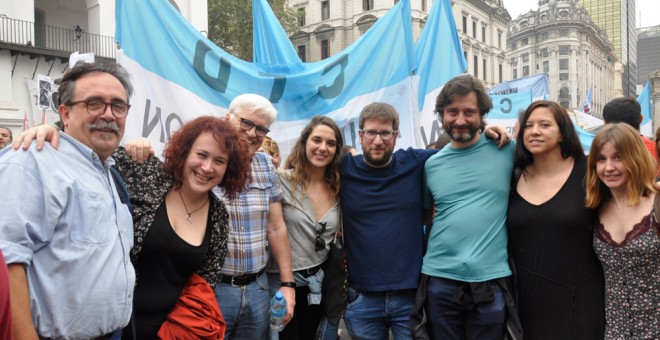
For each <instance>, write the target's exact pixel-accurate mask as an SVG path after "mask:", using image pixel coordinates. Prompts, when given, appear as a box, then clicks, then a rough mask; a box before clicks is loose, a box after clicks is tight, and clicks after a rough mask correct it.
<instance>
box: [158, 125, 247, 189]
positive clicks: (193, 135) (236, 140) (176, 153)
mask: <svg viewBox="0 0 660 340" xmlns="http://www.w3.org/2000/svg"><path fill="white" fill-rule="evenodd" d="M204 132H211V133H212V134H213V137H214V138H215V140H216V141H217V142H218V144H220V146H221V147H222V148H223V149H224V150H226V151H227V154H228V156H229V157H228V160H227V170H226V171H225V175H224V177H223V178H222V181H221V182H220V184H219V185H218V187H220V188H222V189H223V190H224V194H225V196H227V197H228V198H229V199H232V198H234V197H235V196H236V194H238V193H240V192H241V191H243V189H244V188H245V185H246V184H247V182H248V180H249V178H250V162H251V161H252V158H251V157H250V153H249V151H248V148H247V145H246V144H245V142H243V141H242V140H241V139H240V137H239V135H238V133H237V132H236V129H235V128H234V127H233V126H232V125H231V124H230V123H228V122H227V121H225V120H224V119H220V118H217V117H212V116H202V117H199V118H196V119H195V120H192V121H190V122H188V123H186V124H185V125H183V126H182V127H181V128H180V129H179V130H177V131H176V132H175V133H174V135H172V137H171V138H170V140H169V141H168V143H167V147H166V148H165V150H164V151H163V156H164V157H165V163H164V164H163V169H164V170H165V171H166V172H167V173H169V174H170V175H172V177H173V178H174V187H175V188H180V187H181V185H182V184H183V167H184V164H185V162H186V158H188V154H189V153H190V149H191V148H192V146H193V144H194V143H195V141H196V140H197V137H199V135H201V134H202V133H204Z"/></svg>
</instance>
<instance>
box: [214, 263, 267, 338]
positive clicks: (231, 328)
mask: <svg viewBox="0 0 660 340" xmlns="http://www.w3.org/2000/svg"><path fill="white" fill-rule="evenodd" d="M221 279H222V278H221ZM269 295H270V294H269V293H268V278H267V277H266V274H265V273H264V274H262V275H261V276H259V277H258V278H257V279H256V280H255V281H254V282H252V283H250V284H248V285H246V286H232V285H230V284H226V283H219V284H218V285H216V286H215V297H216V299H218V304H219V305H220V312H221V313H222V316H223V317H224V318H225V323H226V324H227V330H226V332H225V340H229V339H232V340H234V339H236V340H238V339H245V340H254V339H259V340H261V339H266V335H267V334H268V320H269V309H270V301H269Z"/></svg>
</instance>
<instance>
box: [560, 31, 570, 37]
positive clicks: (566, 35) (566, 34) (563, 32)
mask: <svg viewBox="0 0 660 340" xmlns="http://www.w3.org/2000/svg"><path fill="white" fill-rule="evenodd" d="M559 36H560V37H568V30H559Z"/></svg>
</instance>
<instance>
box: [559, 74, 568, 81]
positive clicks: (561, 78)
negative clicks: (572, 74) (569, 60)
mask: <svg viewBox="0 0 660 340" xmlns="http://www.w3.org/2000/svg"><path fill="white" fill-rule="evenodd" d="M559 80H568V73H560V74H559Z"/></svg>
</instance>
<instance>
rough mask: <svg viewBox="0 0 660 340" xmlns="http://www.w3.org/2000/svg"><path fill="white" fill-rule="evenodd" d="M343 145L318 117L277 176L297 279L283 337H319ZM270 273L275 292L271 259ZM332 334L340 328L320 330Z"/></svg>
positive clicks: (325, 119)
mask: <svg viewBox="0 0 660 340" xmlns="http://www.w3.org/2000/svg"><path fill="white" fill-rule="evenodd" d="M343 144H344V141H343V138H342V135H341V133H340V130H339V127H338V126H337V124H335V122H334V121H333V120H332V119H330V118H328V117H323V116H315V117H313V118H312V120H311V122H310V123H309V124H308V125H307V126H306V127H305V128H304V129H303V131H302V132H301V135H300V138H298V141H297V142H296V144H295V145H294V147H293V150H292V151H291V154H290V155H289V157H288V159H287V161H286V165H285V170H281V171H280V172H279V173H278V174H279V180H280V186H281V189H282V197H283V199H282V212H283V214H284V221H285V222H286V226H287V230H288V232H289V242H290V244H291V260H292V267H293V271H294V277H295V279H296V307H295V310H294V313H293V315H294V316H293V318H292V319H291V321H290V322H289V323H288V324H287V326H286V328H284V329H283V330H282V331H281V332H280V334H279V337H280V338H281V339H314V338H315V334H316V332H317V328H318V325H319V323H320V322H321V319H322V318H323V312H322V309H321V306H320V302H321V283H322V281H323V275H324V273H323V269H322V268H321V266H322V265H323V263H324V262H325V260H326V259H327V257H328V250H329V249H330V243H331V242H332V240H333V238H334V237H335V234H336V232H337V231H338V230H339V226H340V223H341V220H340V212H339V201H338V199H339V159H340V156H341V149H342V147H343ZM267 269H268V274H269V275H268V278H269V282H270V288H271V291H273V292H276V291H277V290H278V289H279V286H280V282H279V274H277V266H276V265H275V263H273V262H272V261H271V263H269V265H268V267H267ZM324 324H326V323H324ZM333 331H334V337H333V339H336V338H337V332H336V329H334V330H320V332H321V333H327V334H331V333H332V332H333ZM332 336H333V335H332V334H331V335H330V337H332Z"/></svg>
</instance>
